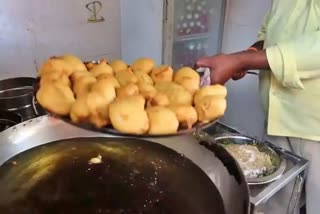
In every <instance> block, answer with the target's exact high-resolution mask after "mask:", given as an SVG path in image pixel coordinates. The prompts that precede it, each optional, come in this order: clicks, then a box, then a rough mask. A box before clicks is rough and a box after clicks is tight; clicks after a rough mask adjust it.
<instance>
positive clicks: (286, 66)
mask: <svg viewBox="0 0 320 214" xmlns="http://www.w3.org/2000/svg"><path fill="white" fill-rule="evenodd" d="M259 40H264V41H265V43H264V45H265V48H266V52H267V58H268V61H269V64H270V67H271V72H270V71H261V72H260V97H261V102H262V106H263V109H264V110H265V112H266V115H267V118H268V134H270V135H276V136H288V137H298V138H304V139H309V140H316V141H319V140H320V0H273V3H272V8H271V10H270V12H269V13H268V14H267V16H266V20H265V23H264V25H263V26H262V29H261V32H260V33H259Z"/></svg>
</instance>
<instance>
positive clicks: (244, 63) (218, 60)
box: [196, 50, 270, 85]
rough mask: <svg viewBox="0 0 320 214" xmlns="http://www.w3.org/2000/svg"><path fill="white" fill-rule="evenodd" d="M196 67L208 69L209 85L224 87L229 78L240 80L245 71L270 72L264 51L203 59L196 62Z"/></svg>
mask: <svg viewBox="0 0 320 214" xmlns="http://www.w3.org/2000/svg"><path fill="white" fill-rule="evenodd" d="M196 66H197V67H207V68H210V70H211V84H221V85H224V84H225V83H226V82H227V81H228V80H230V79H231V78H233V79H240V78H242V77H243V76H244V75H245V74H246V71H247V70H251V69H263V70H270V66H269V63H268V59H267V55H266V51H265V50H260V51H242V52H238V53H233V54H219V55H216V56H212V57H203V58H200V59H199V60H198V61H197V62H196Z"/></svg>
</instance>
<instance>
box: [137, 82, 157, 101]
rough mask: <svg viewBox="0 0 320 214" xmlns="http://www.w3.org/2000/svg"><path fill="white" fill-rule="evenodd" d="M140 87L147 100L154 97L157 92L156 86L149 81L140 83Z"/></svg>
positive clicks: (140, 91)
mask: <svg viewBox="0 0 320 214" xmlns="http://www.w3.org/2000/svg"><path fill="white" fill-rule="evenodd" d="M138 88H139V93H140V94H141V95H142V96H143V97H144V98H145V99H147V100H149V99H151V98H153V97H154V96H155V95H156V94H157V90H156V88H155V87H154V86H153V85H150V84H148V83H139V84H138Z"/></svg>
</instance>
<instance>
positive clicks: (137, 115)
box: [36, 55, 227, 135]
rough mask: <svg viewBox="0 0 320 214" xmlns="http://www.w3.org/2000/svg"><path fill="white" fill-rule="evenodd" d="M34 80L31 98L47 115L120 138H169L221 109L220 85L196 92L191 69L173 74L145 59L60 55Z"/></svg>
mask: <svg viewBox="0 0 320 214" xmlns="http://www.w3.org/2000/svg"><path fill="white" fill-rule="evenodd" d="M38 76H39V78H40V82H39V86H40V87H39V90H38V91H37V94H36V97H37V100H38V102H39V103H40V105H41V106H42V107H43V108H45V109H46V110H48V111H49V112H52V113H54V114H56V115H59V116H65V117H70V119H71V120H72V122H73V123H76V124H80V123H86V124H87V123H90V124H92V125H94V126H95V127H97V128H103V127H107V126H112V127H113V128H114V129H116V130H118V131H120V132H122V133H126V134H136V135H141V134H149V135H165V134H174V133H177V132H178V130H179V129H190V128H192V127H193V126H194V125H195V124H196V123H197V122H201V123H209V122H210V121H213V120H216V119H218V118H220V117H221V116H223V115H224V113H225V110H226V108H227V103H226V96H227V90H226V88H225V87H224V86H222V85H211V86H205V87H202V88H201V87H200V76H199V74H198V73H197V72H196V71H195V70H193V69H192V68H190V67H183V68H180V69H179V70H177V71H175V72H174V71H173V69H172V68H171V67H170V66H169V65H158V66H156V65H155V62H154V60H152V59H150V58H139V59H137V60H136V61H134V62H133V63H132V64H131V65H128V64H127V63H126V62H124V61H122V60H113V61H110V62H108V61H107V60H106V59H101V60H100V62H99V63H97V64H95V63H86V64H85V63H83V62H82V61H81V60H80V59H79V58H78V57H76V56H73V55H63V56H57V57H51V58H50V59H48V60H47V61H45V62H44V63H43V65H42V66H41V68H40V70H39V73H38Z"/></svg>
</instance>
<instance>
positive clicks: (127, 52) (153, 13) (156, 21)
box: [121, 0, 163, 64]
mask: <svg viewBox="0 0 320 214" xmlns="http://www.w3.org/2000/svg"><path fill="white" fill-rule="evenodd" d="M162 20H163V0H121V41H122V45H121V46H122V50H121V55H122V58H123V59H124V60H125V61H126V62H128V63H132V62H133V61H134V60H135V59H136V58H139V57H150V58H152V59H154V60H155V61H156V62H157V64H160V63H161V59H162Z"/></svg>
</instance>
